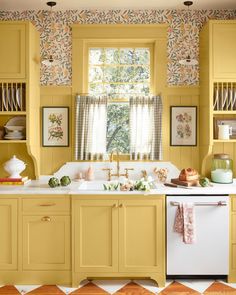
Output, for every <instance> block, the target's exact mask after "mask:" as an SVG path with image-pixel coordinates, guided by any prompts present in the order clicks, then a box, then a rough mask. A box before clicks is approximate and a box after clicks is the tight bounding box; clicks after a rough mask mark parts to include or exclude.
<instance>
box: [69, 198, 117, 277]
mask: <svg viewBox="0 0 236 295" xmlns="http://www.w3.org/2000/svg"><path fill="white" fill-rule="evenodd" d="M74 204H75V205H74V222H75V223H74V227H75V229H74V241H75V257H74V261H75V272H82V273H84V272H88V273H89V272H109V273H111V272H117V271H118V201H112V200H77V201H75V203H74Z"/></svg>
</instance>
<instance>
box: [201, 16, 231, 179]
mask: <svg viewBox="0 0 236 295" xmlns="http://www.w3.org/2000/svg"><path fill="white" fill-rule="evenodd" d="M199 105H200V120H199V122H200V161H201V163H202V174H206V175H210V165H211V157H212V154H216V153H222V152H224V153H226V154H229V155H230V157H231V158H235V157H236V133H235V128H233V134H232V135H223V136H222V134H220V133H219V127H218V126H219V125H221V124H225V125H230V124H235V123H234V122H236V20H210V21H208V22H207V23H206V24H205V25H204V26H203V28H202V30H201V32H200V102H199ZM234 126H235V125H234ZM234 169H235V171H234V175H235V174H236V167H235V168H234Z"/></svg>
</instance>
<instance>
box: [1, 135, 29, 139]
mask: <svg viewBox="0 0 236 295" xmlns="http://www.w3.org/2000/svg"><path fill="white" fill-rule="evenodd" d="M4 139H10V140H22V139H25V136H24V135H21V136H9V135H5V136H4Z"/></svg>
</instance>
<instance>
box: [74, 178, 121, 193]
mask: <svg viewBox="0 0 236 295" xmlns="http://www.w3.org/2000/svg"><path fill="white" fill-rule="evenodd" d="M109 183H116V181H111V182H109V181H106V180H94V181H83V182H82V183H81V184H80V185H79V187H78V189H79V190H81V191H84V190H86V191H103V190H104V187H103V184H109Z"/></svg>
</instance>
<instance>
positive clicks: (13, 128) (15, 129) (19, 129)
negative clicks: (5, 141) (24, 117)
mask: <svg viewBox="0 0 236 295" xmlns="http://www.w3.org/2000/svg"><path fill="white" fill-rule="evenodd" d="M4 127H5V129H6V131H7V132H13V133H16V132H20V133H22V132H23V131H24V130H25V126H11V125H8V126H6V125H5V126H4Z"/></svg>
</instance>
